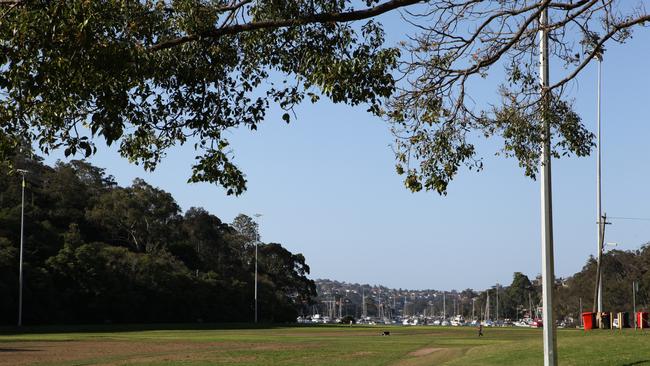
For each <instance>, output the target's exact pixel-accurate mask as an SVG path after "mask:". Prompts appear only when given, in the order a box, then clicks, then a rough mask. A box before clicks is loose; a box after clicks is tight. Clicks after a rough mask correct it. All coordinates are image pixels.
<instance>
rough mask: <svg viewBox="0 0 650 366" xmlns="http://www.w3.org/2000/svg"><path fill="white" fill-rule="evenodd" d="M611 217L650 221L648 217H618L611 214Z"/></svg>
mask: <svg viewBox="0 0 650 366" xmlns="http://www.w3.org/2000/svg"><path fill="white" fill-rule="evenodd" d="M608 218H609V219H615V220H639V221H650V218H647V217H617V216H609V217H608Z"/></svg>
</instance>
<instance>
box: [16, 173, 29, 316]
mask: <svg viewBox="0 0 650 366" xmlns="http://www.w3.org/2000/svg"><path fill="white" fill-rule="evenodd" d="M16 171H17V172H18V173H20V174H22V176H23V180H22V198H21V203H20V263H19V265H18V326H19V327H21V326H22V325H23V246H24V237H25V174H27V170H25V169H16Z"/></svg>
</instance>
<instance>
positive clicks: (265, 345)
mask: <svg viewBox="0 0 650 366" xmlns="http://www.w3.org/2000/svg"><path fill="white" fill-rule="evenodd" d="M383 330H388V331H390V332H391V335H390V336H387V337H384V336H381V335H380V334H381V332H382V331H383ZM484 333H485V336H484V337H482V338H479V337H477V332H476V329H474V328H441V327H379V326H377V327H361V326H357V327H352V328H349V327H337V326H312V327H276V328H260V329H251V328H245V327H242V328H239V329H238V328H236V327H233V326H229V328H223V327H220V329H216V326H209V325H202V326H201V327H196V326H192V327H183V326H179V325H172V326H156V327H153V326H149V327H147V326H140V327H136V326H111V327H109V326H102V327H88V328H85V329H81V328H47V327H41V328H28V329H27V330H26V333H23V334H16V333H13V332H12V331H11V330H10V329H0V365H3V366H4V365H12V366H18V365H310V366H311V365H328V366H329V365H373V366H374V365H397V366H416V365H517V366H521V365H541V364H542V357H541V352H542V344H541V342H542V338H541V334H542V333H541V330H539V329H521V328H486V329H485V332H484ZM558 339H559V342H558V345H559V359H560V364H561V365H589V366H595V365H619V366H624V365H627V366H632V365H650V332H646V333H643V332H641V331H634V330H626V331H623V332H620V331H608V330H606V331H592V332H587V333H585V332H584V331H580V330H560V331H559V333H558Z"/></svg>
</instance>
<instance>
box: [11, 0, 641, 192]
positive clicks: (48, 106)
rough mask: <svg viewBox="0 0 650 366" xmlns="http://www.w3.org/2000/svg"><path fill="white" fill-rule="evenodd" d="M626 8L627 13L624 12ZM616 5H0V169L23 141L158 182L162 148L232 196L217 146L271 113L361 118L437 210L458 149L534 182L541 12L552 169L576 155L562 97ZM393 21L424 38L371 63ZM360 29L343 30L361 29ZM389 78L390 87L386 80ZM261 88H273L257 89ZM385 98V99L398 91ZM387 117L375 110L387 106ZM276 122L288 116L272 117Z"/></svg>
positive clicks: (234, 1)
mask: <svg viewBox="0 0 650 366" xmlns="http://www.w3.org/2000/svg"><path fill="white" fill-rule="evenodd" d="M637 4H638V6H636V5H637ZM642 5H643V1H641V0H638V2H630V1H622V0H555V1H552V0H509V1H477V0H430V1H418V0H365V1H362V0H358V1H357V0H301V1H296V0H175V1H164V0H160V1H144V0H143V1H125V0H103V1H88V0H70V1H42V0H0V154H1V155H2V158H1V159H0V160H2V161H5V162H6V161H8V160H9V159H8V156H9V155H10V154H11V153H13V152H14V151H15V149H16V147H17V146H19V145H20V144H23V143H24V142H25V141H29V142H34V141H35V142H36V143H37V144H38V146H39V147H40V148H41V150H42V151H44V152H46V153H47V152H49V151H50V150H52V149H59V148H61V149H64V151H65V153H66V154H75V153H77V152H81V153H83V154H85V155H86V156H89V155H91V154H92V153H93V152H94V151H95V145H94V143H93V141H95V139H103V140H104V141H105V142H106V143H108V144H112V143H118V144H119V147H120V149H119V151H120V153H121V154H122V156H124V157H126V158H128V159H129V160H130V161H132V162H135V163H139V164H142V165H143V166H144V168H145V169H149V170H152V169H155V167H156V165H157V164H158V163H159V162H160V160H161V159H162V158H163V157H164V155H165V152H166V151H167V150H168V148H169V147H171V146H173V145H178V144H184V143H191V144H193V145H194V147H195V149H196V150H197V156H196V161H195V163H194V164H193V174H192V176H191V177H190V181H193V182H197V181H206V182H214V183H217V184H219V185H221V186H223V187H225V188H226V189H227V192H228V193H229V194H239V193H241V192H242V191H243V190H244V189H245V184H246V180H245V178H244V175H243V173H242V172H241V171H240V170H239V169H238V168H237V166H235V165H234V164H233V162H232V160H231V158H232V155H231V151H230V148H229V145H228V141H227V139H226V138H224V136H223V132H224V131H225V130H227V129H229V128H234V127H242V126H244V127H248V128H250V129H253V130H254V129H256V128H257V125H258V124H259V123H261V122H262V121H263V120H264V119H265V117H266V112H267V111H268V109H269V107H270V106H271V105H278V106H279V107H281V108H283V109H285V110H286V111H287V112H290V111H291V109H292V108H293V107H294V106H295V105H296V104H298V103H300V102H302V101H303V100H304V99H308V100H311V101H316V100H318V99H319V97H320V96H321V95H325V96H327V97H328V98H330V99H331V100H332V101H334V102H341V103H347V104H351V105H356V104H360V103H369V105H370V107H369V110H370V111H371V112H373V113H376V114H382V115H384V116H385V117H386V118H387V119H388V120H389V121H391V123H392V127H393V131H394V133H395V135H396V136H397V142H396V144H395V151H396V157H397V160H398V166H397V170H398V173H400V174H405V176H406V185H407V187H408V188H410V189H412V190H415V191H417V190H421V189H427V190H435V191H438V192H439V193H445V192H446V189H447V184H448V183H449V181H450V180H451V179H453V177H454V176H455V175H456V174H457V172H458V170H459V168H460V166H462V165H467V166H468V167H470V168H472V169H480V168H481V167H482V162H481V159H480V156H479V155H478V154H477V152H476V150H475V146H474V144H473V142H472V141H471V138H470V136H471V135H472V134H473V133H476V132H478V133H480V134H483V135H485V136H486V137H490V136H501V137H502V138H503V140H504V146H503V151H502V152H503V153H505V154H506V155H509V156H514V157H516V158H517V159H518V161H519V163H520V165H521V166H522V167H524V168H525V171H526V174H527V175H529V176H532V177H534V176H535V173H536V169H537V163H538V154H539V150H540V149H539V146H540V144H541V142H542V141H541V140H542V134H541V133H540V128H541V127H540V123H539V120H540V113H541V112H540V111H541V109H540V108H539V106H540V103H539V98H538V95H539V86H538V83H537V61H536V57H537V41H536V38H535V37H536V34H537V32H538V31H539V24H538V21H537V19H538V17H539V14H540V13H541V12H542V10H543V9H546V8H548V9H549V11H550V17H551V21H550V24H549V26H548V27H549V30H550V33H551V41H552V47H551V51H552V53H553V54H554V55H555V56H556V57H557V58H558V59H559V60H561V61H563V62H564V63H565V66H566V68H565V70H564V71H565V74H564V76H563V77H562V78H559V79H557V80H558V81H557V82H556V83H555V84H553V85H552V86H551V87H550V90H551V92H552V98H551V99H552V100H551V103H550V108H549V111H548V112H549V113H550V115H549V120H550V122H551V124H552V129H553V135H554V136H555V137H556V138H555V140H554V141H555V145H554V149H553V153H554V154H555V155H556V156H558V155H560V154H570V153H573V154H576V155H579V156H582V155H586V154H588V153H589V151H590V149H591V147H592V142H591V141H592V137H593V136H592V134H591V133H590V132H589V131H588V130H587V129H585V128H584V126H583V124H582V122H581V120H580V117H579V116H578V115H577V114H576V113H575V112H574V111H573V110H572V108H571V103H570V101H567V100H566V99H563V98H562V90H563V88H564V87H565V86H566V84H567V83H568V82H569V81H571V80H572V79H573V78H575V77H576V75H578V74H579V73H580V71H582V70H584V67H585V66H586V65H587V64H588V63H589V62H591V61H592V60H593V59H594V58H595V57H597V56H600V55H602V53H603V50H604V45H605V43H606V42H608V41H615V42H623V41H624V40H625V39H626V38H627V37H628V36H629V34H630V28H631V27H633V26H635V25H640V24H645V22H647V21H648V20H650V15H648V13H647V12H646V11H645V10H644V8H643V6H642ZM397 9H402V10H408V11H409V13H410V16H407V17H406V19H407V20H410V21H411V22H413V23H415V24H416V26H418V27H419V29H420V34H419V35H417V36H414V37H413V38H411V41H410V42H408V43H407V44H405V48H406V50H407V54H406V55H405V56H406V57H404V58H401V59H400V52H399V50H398V49H396V48H384V47H383V42H384V34H383V31H382V28H381V26H380V25H379V24H378V23H376V22H374V21H373V20H372V18H374V17H376V16H378V15H381V14H384V13H387V12H390V11H394V10H397ZM364 19H366V20H365V21H364V23H363V24H362V25H359V26H353V25H351V23H350V22H353V21H358V20H364ZM495 65H505V66H506V71H507V75H508V76H507V80H505V81H504V84H503V85H502V87H501V88H500V92H501V94H502V96H503V102H502V103H501V104H500V105H497V106H494V107H493V108H487V109H486V108H480V107H477V106H476V105H475V104H474V103H473V102H472V98H471V93H470V88H469V84H468V83H469V80H471V79H472V78H475V77H480V76H484V75H486V74H487V72H488V71H489V70H490V68H492V67H494V66H495ZM398 66H401V70H400V71H401V75H400V76H401V77H402V82H397V83H396V81H395V79H394V77H393V72H394V68H395V67H398ZM274 74H278V75H281V76H282V77H281V78H279V79H281V80H280V81H274V80H277V79H278V78H273V77H270V76H272V75H274ZM396 86H397V87H398V88H397V89H396ZM389 97H390V102H389V103H388V105H387V106H386V107H382V106H381V101H382V100H384V99H386V98H389ZM282 118H283V119H284V120H285V121H287V122H289V121H290V119H291V114H290V113H285V114H284V115H283V117H282Z"/></svg>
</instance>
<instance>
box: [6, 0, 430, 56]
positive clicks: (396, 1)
mask: <svg viewBox="0 0 650 366" xmlns="http://www.w3.org/2000/svg"><path fill="white" fill-rule="evenodd" d="M0 1H2V0H0ZM421 1H422V0H390V1H387V2H385V3H383V4H380V5H377V6H374V7H372V8H368V9H364V10H353V11H349V12H343V13H320V14H313V15H308V16H304V17H299V18H295V19H281V20H267V21H260V22H252V23H246V24H235V25H231V26H227V27H223V28H215V29H211V30H209V31H206V32H203V33H200V34H191V35H187V36H184V37H179V38H175V39H171V40H168V41H164V42H160V43H158V44H155V45H153V46H152V47H151V48H149V51H150V52H155V51H160V50H164V49H168V48H173V47H177V46H180V45H182V44H185V43H188V42H194V41H196V40H198V39H200V38H219V37H221V36H224V35H228V34H237V33H243V32H250V31H255V30H260V29H275V28H284V27H296V26H300V25H305V24H315V23H330V22H352V21H355V20H362V19H368V18H372V17H375V16H377V15H381V14H384V13H387V12H389V11H392V10H395V9H398V8H401V7H405V6H409V5H413V4H416V3H419V2H421Z"/></svg>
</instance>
